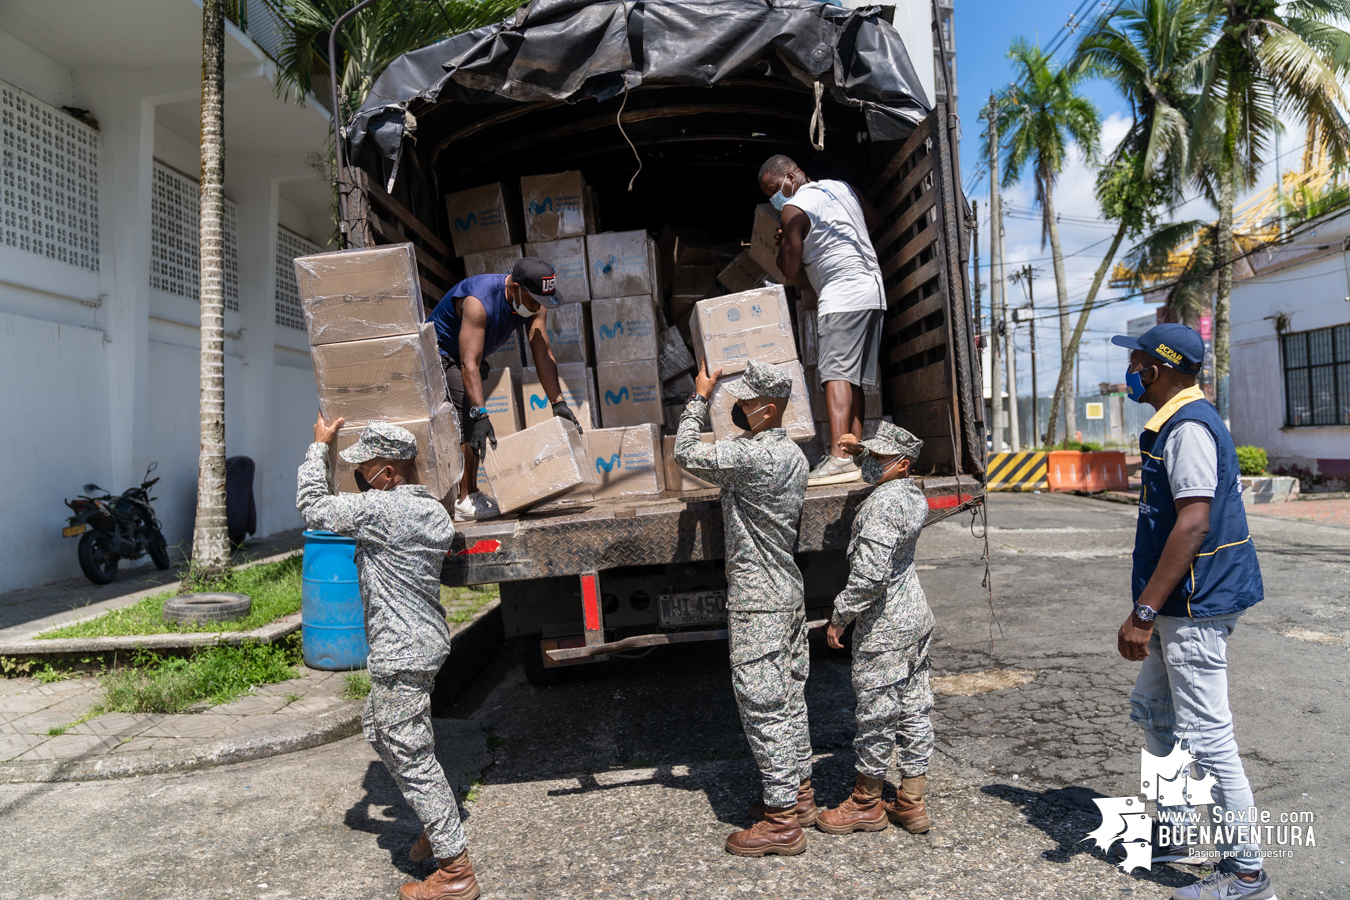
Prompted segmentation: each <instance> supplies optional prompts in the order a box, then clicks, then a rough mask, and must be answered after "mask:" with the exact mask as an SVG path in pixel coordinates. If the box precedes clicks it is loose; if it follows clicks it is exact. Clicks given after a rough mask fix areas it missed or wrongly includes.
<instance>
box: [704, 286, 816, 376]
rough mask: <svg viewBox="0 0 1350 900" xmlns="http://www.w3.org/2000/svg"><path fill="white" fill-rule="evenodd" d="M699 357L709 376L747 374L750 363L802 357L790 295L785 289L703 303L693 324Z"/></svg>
mask: <svg viewBox="0 0 1350 900" xmlns="http://www.w3.org/2000/svg"><path fill="white" fill-rule="evenodd" d="M689 327H690V332H691V334H690V336H691V337H692V338H693V344H694V356H695V358H696V359H697V361H698V364H699V366H700V367H702V365H703V362H704V360H705V359H706V360H707V363H708V371H709V372H712V371H715V370H716V369H718V368H719V367H720V368H721V369H722V373H723V374H724V375H731V374H735V373H736V372H743V371H745V364H746V362H747V361H748V360H751V359H757V360H759V361H760V362H770V363H780V362H787V361H788V360H793V359H796V358H797V342H796V339H795V338H794V337H793V334H792V315H791V313H789V312H788V303H787V293H786V292H785V291H784V290H783V288H782V287H781V286H779V285H772V286H770V287H764V288H756V289H755V290H752V291H744V292H742V293H739V294H728V295H726V296H724V297H710V298H709V299H707V300H702V301H700V302H699V304H698V306H697V307H696V308H695V310H694V316H693V318H692V319H691V320H690V322H689Z"/></svg>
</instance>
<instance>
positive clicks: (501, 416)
mask: <svg viewBox="0 0 1350 900" xmlns="http://www.w3.org/2000/svg"><path fill="white" fill-rule="evenodd" d="M520 378H521V376H520V373H519V371H517V370H515V369H493V370H492V371H491V372H488V375H487V377H486V378H484V379H483V406H484V407H485V408H486V409H487V411H488V416H489V417H490V418H491V419H492V431H493V432H494V433H495V434H496V435H497V437H502V436H503V435H508V434H515V433H516V432H517V431H523V430H524V428H525V422H524V420H523V417H522V416H521V413H520V405H521V404H520Z"/></svg>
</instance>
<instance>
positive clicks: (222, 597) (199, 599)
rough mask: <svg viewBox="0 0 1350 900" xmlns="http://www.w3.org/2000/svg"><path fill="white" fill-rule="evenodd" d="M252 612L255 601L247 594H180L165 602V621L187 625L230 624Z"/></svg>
mask: <svg viewBox="0 0 1350 900" xmlns="http://www.w3.org/2000/svg"><path fill="white" fill-rule="evenodd" d="M252 611H253V601H252V600H251V599H249V597H248V595H246V594H226V593H219V592H207V593H201V594H180V595H179V596H177V597H170V598H169V599H168V600H165V601H164V621H166V622H180V623H183V624H185V625H198V624H201V623H203V622H228V621H230V620H231V619H242V618H244V617H245V616H247V615H248V614H249V613H250V612H252Z"/></svg>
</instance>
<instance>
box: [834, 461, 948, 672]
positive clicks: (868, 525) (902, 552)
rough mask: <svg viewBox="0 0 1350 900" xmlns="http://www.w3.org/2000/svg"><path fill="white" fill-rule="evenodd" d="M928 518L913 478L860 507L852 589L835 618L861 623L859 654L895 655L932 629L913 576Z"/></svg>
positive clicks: (886, 487) (838, 601)
mask: <svg viewBox="0 0 1350 900" xmlns="http://www.w3.org/2000/svg"><path fill="white" fill-rule="evenodd" d="M927 517H928V503H927V501H926V500H924V496H923V491H921V490H919V488H918V487H917V486H916V485H915V484H914V481H913V479H910V478H897V479H895V480H894V481H888V482H886V483H885V484H883V485H881V486H880V487H878V488H877V489H876V490H874V491H872V494H871V496H869V497H868V498H867V499H866V500H864V501H863V504H862V506H860V507H859V508H858V515H857V517H856V518H855V519H854V520H853V538H852V540H850V541H849V545H848V568H849V572H848V584H847V585H845V587H844V591H843V593H841V594H840V595H839V596H838V597H836V598H835V599H834V615H833V617H832V621H833V622H834V623H835V624H836V625H847V624H848V623H849V622H852V621H853V620H855V619H856V620H857V621H858V625H857V628H856V631H855V634H854V638H853V645H854V647H856V648H857V649H860V650H867V651H875V650H895V649H899V648H902V647H907V646H909V645H910V644H913V643H915V642H916V641H918V640H919V639H920V638H922V637H923V636H924V635H926V634H928V633H929V632H930V631H932V630H933V611H932V610H930V609H929V608H928V601H927V600H926V599H925V598H924V595H923V588H922V587H920V586H919V576H918V573H916V572H915V571H914V545H915V544H916V543H917V542H918V540H919V532H920V530H922V528H923V523H924V520H925V519H926V518H927Z"/></svg>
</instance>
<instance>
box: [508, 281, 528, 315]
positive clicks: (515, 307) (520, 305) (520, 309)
mask: <svg viewBox="0 0 1350 900" xmlns="http://www.w3.org/2000/svg"><path fill="white" fill-rule="evenodd" d="M516 290H517V291H523V290H524V289H523V288H520V287H517V288H516ZM516 297H517V298H518V299H515V300H512V299H511V298H510V297H509V296H508V297H507V298H506V302H507V303H509V304H511V311H512V312H513V313H515V314H516V315H518V316H520V317H521V318H522V319H533V318H534V313H532V312H530V309H529V307H527V306H526V305H525V303H524V301H523V300H520V299H519V297H520V294H519V293H518V294H516Z"/></svg>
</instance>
